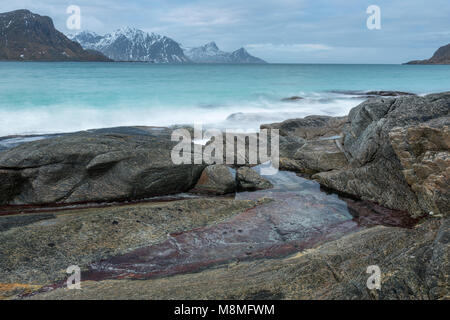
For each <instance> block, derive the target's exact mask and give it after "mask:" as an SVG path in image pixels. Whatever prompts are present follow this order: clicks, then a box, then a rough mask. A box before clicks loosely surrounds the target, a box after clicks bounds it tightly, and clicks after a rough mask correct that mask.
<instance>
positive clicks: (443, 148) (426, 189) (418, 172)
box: [261, 92, 450, 216]
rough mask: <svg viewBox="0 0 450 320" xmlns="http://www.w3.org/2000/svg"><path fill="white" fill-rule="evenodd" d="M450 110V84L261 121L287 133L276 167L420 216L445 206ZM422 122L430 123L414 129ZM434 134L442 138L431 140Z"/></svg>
mask: <svg viewBox="0 0 450 320" xmlns="http://www.w3.org/2000/svg"><path fill="white" fill-rule="evenodd" d="M388 94H389V95H391V94H393V93H391V92H381V93H380V95H388ZM400 94H401V93H396V94H395V95H400ZM402 94H403V93H402ZM449 112H450V93H448V92H447V93H440V94H431V95H427V96H425V97H418V96H414V95H406V96H401V97H398V98H388V99H386V98H378V99H369V100H367V101H365V102H363V103H362V104H360V105H359V106H357V107H355V108H353V109H352V110H351V111H350V114H349V116H348V118H332V117H307V118H304V119H294V120H288V121H285V122H282V123H277V124H271V125H262V126H261V128H278V129H279V130H280V135H281V136H286V137H289V140H287V139H283V138H281V137H280V168H282V169H285V170H292V171H297V172H302V173H307V174H313V176H312V178H313V179H316V180H317V181H318V182H319V183H320V184H322V185H323V186H326V187H329V188H331V189H334V190H337V191H339V192H343V193H346V194H350V195H354V196H357V197H359V198H362V199H365V200H370V201H375V202H377V203H380V204H382V205H384V206H387V207H389V208H393V209H398V210H404V211H408V212H410V213H411V214H412V215H413V216H420V215H424V214H428V213H429V212H430V211H436V212H442V210H443V208H445V207H446V208H448V198H449V197H448V194H447V192H446V191H445V190H448V185H449V184H448V173H447V168H448V164H447V162H448V157H449V156H448V152H449V147H448V143H447V142H446V141H447V140H448V137H447V135H446V133H445V132H446V130H448V129H446V128H448V118H449ZM427 123H430V124H427ZM422 125H423V126H425V127H427V126H428V127H430V126H434V129H426V128H423V127H422V128H421V129H414V128H415V127H417V126H419V127H420V126H422ZM413 127H414V128H413ZM432 132H433V133H432ZM333 135H334V136H333ZM427 135H429V136H427ZM437 137H440V138H441V139H442V142H439V143H437V144H436V142H435V141H434V140H436V139H437ZM295 139H297V140H295ZM299 139H303V141H301V140H299ZM416 139H417V142H416V141H415V140H416ZM430 139H431V140H430ZM433 139H434V140H433ZM293 149H294V150H295V152H294V151H293ZM422 149H423V150H422ZM446 211H448V209H447V210H446Z"/></svg>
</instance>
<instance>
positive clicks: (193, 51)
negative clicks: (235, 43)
mask: <svg viewBox="0 0 450 320" xmlns="http://www.w3.org/2000/svg"><path fill="white" fill-rule="evenodd" d="M184 54H185V55H186V56H187V57H188V58H189V59H190V60H191V61H192V62H196V63H266V62H265V61H264V60H262V59H259V58H256V57H254V56H252V55H250V54H249V53H248V52H247V50H245V49H244V48H240V49H238V50H236V51H233V52H231V53H230V52H225V51H221V50H220V49H219V47H218V46H217V45H216V43H215V42H210V43H207V44H205V45H204V46H201V47H194V48H184Z"/></svg>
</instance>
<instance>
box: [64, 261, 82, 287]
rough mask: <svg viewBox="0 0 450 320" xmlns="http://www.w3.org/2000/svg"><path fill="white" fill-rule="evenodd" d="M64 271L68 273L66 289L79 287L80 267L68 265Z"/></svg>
mask: <svg viewBox="0 0 450 320" xmlns="http://www.w3.org/2000/svg"><path fill="white" fill-rule="evenodd" d="M66 273H68V274H70V276H69V278H67V281H66V284H67V289H69V290H73V289H81V269H80V267H79V266H77V265H72V266H69V267H68V268H67V269H66Z"/></svg>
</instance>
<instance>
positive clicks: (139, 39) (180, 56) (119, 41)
mask: <svg viewBox="0 0 450 320" xmlns="http://www.w3.org/2000/svg"><path fill="white" fill-rule="evenodd" d="M68 37H69V38H70V39H71V40H73V41H76V42H78V43H80V44H81V46H82V47H83V48H85V49H90V50H97V51H100V52H102V53H103V54H104V55H106V56H107V57H109V58H110V59H113V60H115V61H143V62H154V63H189V62H193V63H266V62H265V61H264V60H262V59H259V58H256V57H254V56H252V55H250V54H249V53H248V52H247V51H246V50H245V49H244V48H240V49H238V50H236V51H233V52H225V51H221V50H220V49H219V48H218V47H217V45H216V44H215V42H210V43H208V44H206V45H204V46H201V47H194V48H183V47H182V46H181V45H180V44H179V43H178V42H176V41H175V40H173V39H171V38H168V37H165V36H161V35H158V34H155V33H146V32H144V31H142V30H139V29H136V28H130V27H125V28H121V29H118V30H116V31H114V32H112V33H108V34H106V35H104V36H100V35H98V34H96V33H95V32H90V31H82V32H79V33H77V34H74V35H68Z"/></svg>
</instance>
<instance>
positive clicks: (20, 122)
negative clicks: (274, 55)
mask: <svg viewBox="0 0 450 320" xmlns="http://www.w3.org/2000/svg"><path fill="white" fill-rule="evenodd" d="M361 101H362V100H358V99H331V98H329V97H324V96H317V97H315V98H312V97H309V98H306V99H304V100H299V101H295V102H282V101H270V100H268V99H258V100H255V101H252V102H243V103H231V104H226V105H221V106H208V107H204V106H203V107H202V106H191V107H189V106H172V105H157V106H155V105H153V106H142V105H140V106H112V107H109V108H106V107H104V108H93V107H90V106H85V105H72V106H70V105H53V106H50V107H42V106H41V107H37V108H24V109H19V110H8V111H7V110H0V119H2V125H1V127H0V136H5V135H15V134H48V133H61V132H73V131H80V130H87V129H96V128H107V127H116V126H138V125H139V126H170V125H175V124H193V123H201V124H203V126H204V127H205V128H218V129H224V128H230V129H234V128H235V129H247V130H248V129H255V130H257V129H258V128H259V126H260V125H261V124H263V123H270V122H279V121H283V120H286V119H290V118H298V117H305V116H308V115H313V114H317V115H333V116H341V115H346V114H347V113H348V111H349V110H350V109H351V108H353V107H354V106H356V105H357V104H359V103H360V102H361Z"/></svg>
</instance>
